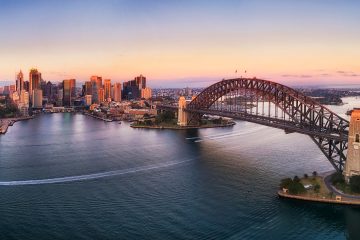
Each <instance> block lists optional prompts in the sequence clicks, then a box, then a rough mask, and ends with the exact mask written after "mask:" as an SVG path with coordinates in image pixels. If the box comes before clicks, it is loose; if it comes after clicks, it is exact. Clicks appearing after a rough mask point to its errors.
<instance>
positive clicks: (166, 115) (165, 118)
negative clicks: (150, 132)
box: [155, 111, 175, 124]
mask: <svg viewBox="0 0 360 240" xmlns="http://www.w3.org/2000/svg"><path fill="white" fill-rule="evenodd" d="M174 119H175V113H174V112H172V111H164V112H161V113H159V114H158V115H157V116H156V119H155V124H159V123H162V122H166V123H170V122H172V121H174Z"/></svg>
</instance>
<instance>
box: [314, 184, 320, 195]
mask: <svg viewBox="0 0 360 240" xmlns="http://www.w3.org/2000/svg"><path fill="white" fill-rule="evenodd" d="M314 192H316V193H319V192H320V185H319V184H318V183H317V184H315V186H314Z"/></svg>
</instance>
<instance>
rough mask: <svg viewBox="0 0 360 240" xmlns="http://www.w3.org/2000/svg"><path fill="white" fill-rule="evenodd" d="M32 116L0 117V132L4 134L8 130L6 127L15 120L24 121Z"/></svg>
mask: <svg viewBox="0 0 360 240" xmlns="http://www.w3.org/2000/svg"><path fill="white" fill-rule="evenodd" d="M32 118H33V117H32V116H29V117H19V118H3V119H0V134H5V133H6V132H7V130H8V128H9V127H10V126H12V125H14V123H15V122H17V121H24V120H29V119H32Z"/></svg>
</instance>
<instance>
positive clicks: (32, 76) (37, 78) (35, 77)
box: [29, 68, 41, 95]
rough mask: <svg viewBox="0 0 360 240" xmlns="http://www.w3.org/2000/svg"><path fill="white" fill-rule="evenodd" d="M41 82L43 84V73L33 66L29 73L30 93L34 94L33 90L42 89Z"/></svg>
mask: <svg viewBox="0 0 360 240" xmlns="http://www.w3.org/2000/svg"><path fill="white" fill-rule="evenodd" d="M40 84H41V73H40V72H39V71H38V70H37V69H36V68H32V69H31V70H30V73H29V91H30V95H32V94H33V90H35V89H40Z"/></svg>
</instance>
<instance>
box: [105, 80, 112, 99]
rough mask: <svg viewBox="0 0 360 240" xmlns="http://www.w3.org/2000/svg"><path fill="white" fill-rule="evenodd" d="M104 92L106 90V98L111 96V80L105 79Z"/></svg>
mask: <svg viewBox="0 0 360 240" xmlns="http://www.w3.org/2000/svg"><path fill="white" fill-rule="evenodd" d="M104 92H105V99H106V100H107V99H108V98H111V80H110V79H105V80H104Z"/></svg>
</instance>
